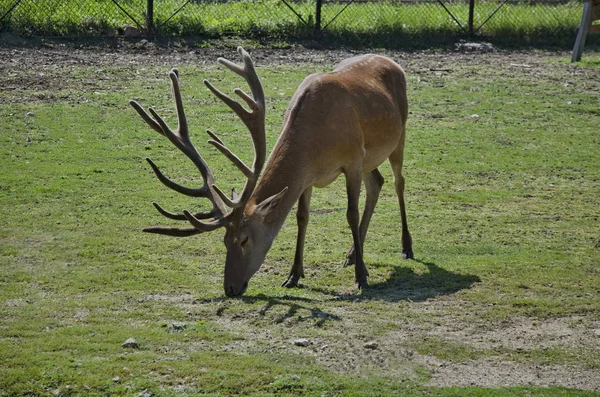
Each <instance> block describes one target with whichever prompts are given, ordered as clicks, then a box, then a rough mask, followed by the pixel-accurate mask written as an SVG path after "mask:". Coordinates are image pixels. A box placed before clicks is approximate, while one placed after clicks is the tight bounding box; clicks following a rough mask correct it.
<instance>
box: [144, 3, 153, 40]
mask: <svg viewBox="0 0 600 397" xmlns="http://www.w3.org/2000/svg"><path fill="white" fill-rule="evenodd" d="M146 34H147V35H148V36H153V35H154V0H148V6H147V7H146Z"/></svg>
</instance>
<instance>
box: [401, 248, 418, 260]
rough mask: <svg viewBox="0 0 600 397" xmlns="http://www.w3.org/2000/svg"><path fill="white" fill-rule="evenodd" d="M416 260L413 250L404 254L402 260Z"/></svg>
mask: <svg viewBox="0 0 600 397" xmlns="http://www.w3.org/2000/svg"><path fill="white" fill-rule="evenodd" d="M414 258H415V256H414V254H413V252H412V250H411V251H405V252H402V259H414Z"/></svg>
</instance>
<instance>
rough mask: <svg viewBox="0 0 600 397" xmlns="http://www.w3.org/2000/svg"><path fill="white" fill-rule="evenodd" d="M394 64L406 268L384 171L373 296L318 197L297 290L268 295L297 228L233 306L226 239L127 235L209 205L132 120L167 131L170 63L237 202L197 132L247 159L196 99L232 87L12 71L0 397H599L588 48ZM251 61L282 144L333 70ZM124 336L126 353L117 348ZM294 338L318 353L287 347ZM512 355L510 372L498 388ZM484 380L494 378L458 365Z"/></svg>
mask: <svg viewBox="0 0 600 397" xmlns="http://www.w3.org/2000/svg"><path fill="white" fill-rule="evenodd" d="M394 55H395V57H396V58H397V59H400V62H401V63H402V64H403V65H404V66H405V68H406V69H407V72H408V79H409V101H410V105H411V110H410V111H411V113H410V118H409V128H408V143H407V148H406V166H405V167H406V177H407V183H408V188H407V200H408V212H409V220H410V226H411V229H412V233H413V239H414V244H415V246H414V248H415V255H416V258H417V259H416V260H414V261H403V260H401V259H400V251H401V250H400V244H399V240H400V238H399V233H400V226H399V216H398V209H397V202H396V198H395V195H394V192H393V188H392V187H391V183H390V181H391V179H392V178H391V171H390V170H389V167H388V166H387V165H383V166H382V167H381V171H382V173H383V175H384V177H385V178H386V180H387V182H386V184H385V186H384V188H383V191H382V196H381V199H380V203H379V205H378V207H377V209H376V214H375V216H374V219H373V222H372V226H371V229H370V231H369V235H368V238H367V241H366V249H365V255H366V262H367V266H368V267H369V270H370V273H371V277H370V282H371V287H369V288H368V289H366V290H364V291H357V290H356V288H355V287H354V285H353V272H352V270H351V269H343V268H341V263H342V261H343V258H344V255H345V253H346V252H347V249H348V248H349V246H350V244H351V237H350V233H349V231H348V227H347V225H346V221H345V215H344V213H345V198H344V193H343V192H344V188H343V181H336V182H335V183H333V184H332V185H331V186H330V187H328V188H326V189H318V190H316V191H315V193H314V198H313V204H312V214H311V223H310V225H309V228H308V235H307V247H306V255H305V260H306V273H307V278H306V279H304V280H302V288H298V289H293V290H288V289H284V288H280V287H279V285H280V283H281V282H282V281H283V280H284V278H285V276H286V275H287V272H288V270H289V266H290V264H291V260H292V257H293V250H294V244H295V243H294V242H295V232H296V231H295V225H294V224H295V221H294V217H293V216H290V217H289V219H288V221H287V224H286V226H285V227H284V228H283V230H282V232H281V233H280V235H279V236H278V238H277V239H276V242H275V244H274V247H273V248H272V250H271V251H270V253H269V255H268V257H267V259H266V262H265V264H264V265H263V267H262V269H261V272H260V273H259V274H258V275H257V276H256V277H255V278H254V279H253V280H252V282H251V283H250V287H249V289H248V292H247V294H246V296H244V297H243V298H240V299H225V298H224V297H223V292H222V286H221V283H222V264H223V259H224V248H223V246H222V243H221V239H222V232H213V233H209V234H207V235H202V236H200V237H196V238H189V239H175V238H166V237H163V236H153V235H147V234H143V233H141V232H140V230H141V229H142V228H143V227H144V226H147V225H151V224H168V221H167V220H166V219H164V218H162V217H161V216H160V215H159V214H157V213H156V212H155V211H154V209H153V208H152V206H151V205H150V201H151V200H156V201H158V202H160V203H161V204H163V205H164V206H165V207H168V208H169V209H172V210H174V211H175V210H176V211H180V210H182V209H183V208H189V209H196V208H199V207H200V208H201V207H202V205H203V204H202V203H199V202H197V201H195V200H192V199H190V198H187V197H181V196H179V195H177V194H175V193H173V192H171V191H168V190H167V189H166V188H163V187H162V185H160V183H159V182H158V181H156V180H155V177H154V175H153V174H152V172H151V170H149V169H148V167H147V166H146V165H145V162H144V160H143V159H144V158H145V157H151V158H152V159H154V160H155V161H156V162H157V163H158V164H159V166H161V168H162V169H163V170H164V171H165V173H166V174H167V175H169V176H170V177H172V178H173V179H175V180H178V181H182V182H183V183H185V184H187V185H195V184H198V183H199V180H200V176H199V175H197V172H194V169H193V166H192V165H191V164H188V162H186V161H185V159H184V156H183V155H181V154H180V153H179V152H177V151H176V150H175V149H173V148H172V147H171V145H170V144H169V143H168V142H167V141H166V140H165V139H162V137H160V136H158V135H157V134H156V133H154V132H153V131H151V130H150V129H149V128H147V127H146V126H145V125H144V124H143V122H142V121H141V120H140V119H139V118H138V116H137V115H136V114H135V112H134V111H133V110H132V109H130V108H129V106H128V105H127V101H128V100H129V99H131V98H136V99H139V100H140V101H141V102H142V103H143V104H144V105H155V106H156V109H157V111H158V112H159V113H161V114H164V115H166V116H167V118H168V119H169V121H171V122H172V121H173V120H174V109H173V105H172V103H171V98H170V97H169V88H168V81H167V80H168V79H167V71H168V69H169V66H166V65H175V64H177V65H178V66H179V69H180V71H181V76H182V87H183V95H184V98H185V99H184V101H185V104H186V106H187V113H188V120H189V122H190V125H191V127H192V129H193V131H195V132H194V139H195V142H196V143H197V146H198V147H199V150H200V151H201V153H203V155H204V156H205V158H206V159H207V161H208V162H209V163H210V165H211V167H212V169H213V170H214V172H215V174H216V176H217V178H218V184H219V186H221V187H222V188H223V189H228V188H230V187H233V186H236V187H238V188H239V186H241V184H242V178H241V176H240V175H238V174H239V173H238V172H237V171H236V170H235V169H234V168H233V167H232V166H231V165H230V164H229V163H228V162H227V160H226V159H224V158H223V156H221V155H220V154H219V153H218V152H216V151H215V150H212V149H211V147H210V146H209V145H208V144H206V143H204V142H205V138H204V137H203V136H202V135H201V131H202V130H203V129H205V128H209V127H210V128H213V129H214V130H215V131H216V132H217V133H218V134H219V135H220V136H221V137H222V138H223V140H224V141H225V142H226V143H228V145H229V146H231V147H235V151H236V152H237V153H239V154H240V156H241V157H242V158H243V159H245V160H247V161H248V160H249V159H251V156H252V153H251V150H252V149H251V144H250V140H249V137H248V133H247V132H246V131H245V130H244V129H243V128H242V126H241V124H240V123H239V122H238V120H237V119H236V118H235V117H234V116H233V115H232V114H231V112H230V111H228V110H227V109H226V108H225V107H224V106H223V105H222V104H221V103H219V102H218V101H217V100H216V99H214V98H213V97H212V96H211V95H210V94H209V93H208V92H207V90H206V89H205V88H204V86H203V85H202V79H203V78H209V79H210V80H211V81H213V82H215V83H216V84H217V85H218V86H219V87H221V88H223V89H224V90H227V91H230V90H231V89H233V87H235V86H236V85H238V84H239V81H237V80H236V79H235V77H234V76H232V75H231V74H230V73H228V72H226V71H223V70H221V69H219V68H217V67H215V66H213V64H212V60H211V62H210V64H209V65H202V66H195V65H190V64H188V63H185V62H181V60H179V61H178V60H177V59H176V57H175V56H171V57H166V58H165V57H163V58H159V57H157V58H156V60H155V61H150V62H149V63H148V64H140V63H137V64H136V63H135V61H132V63H131V65H130V66H124V65H126V64H127V62H123V63H121V65H123V66H114V65H112V66H111V65H110V62H107V63H106V64H101V65H90V66H81V67H73V66H69V67H67V66H61V64H60V62H57V63H56V64H55V65H46V66H39V68H33V69H28V68H27V67H25V66H23V67H22V70H21V69H19V67H14V66H11V67H7V66H6V65H4V66H3V70H4V71H5V72H6V73H3V74H2V75H1V77H0V86H2V87H3V89H2V90H1V91H0V120H2V125H3V126H4V129H3V134H1V135H0V141H1V144H0V153H1V155H2V158H3V159H4V162H3V171H2V173H1V174H0V202H1V208H2V219H3V224H4V227H3V228H2V229H1V230H0V240H1V242H2V243H1V245H0V373H1V377H0V379H1V380H0V395H25V394H34V395H46V394H49V393H55V394H59V395H60V394H63V395H68V394H75V395H83V394H85V395H107V394H108V395H116V394H124V395H135V394H139V393H142V392H144V391H146V392H149V393H152V394H153V395H196V394H209V395H218V394H225V395H232V394H245V395H257V396H258V395H261V396H262V395H344V396H352V395H356V396H358V395H361V396H362V395H399V394H402V395H421V394H424V393H428V394H431V395H460V396H463V395H473V396H478V395H482V396H483V395H485V396H487V395H501V396H512V395H515V396H516V395H524V394H527V395H535V396H545V395H548V396H550V395H552V396H555V395H565V396H568V395H578V396H585V395H594V390H596V391H597V390H598V389H599V388H600V384H598V382H597V380H598V379H600V376H598V375H599V373H598V364H597V363H598V362H599V360H600V338H599V337H598V335H597V333H598V331H597V330H599V329H600V310H599V308H600V290H599V287H598V285H600V273H599V270H598V269H599V265H600V240H599V235H598V216H599V214H598V208H599V206H600V184H599V177H600V168H599V167H598V164H600V151H599V150H598V149H599V145H598V143H599V142H598V134H597V130H598V125H599V121H600V118H599V117H598V116H599V112H598V105H599V100H600V97H599V95H598V92H599V88H600V86H599V83H598V82H599V81H600V79H599V75H600V69H599V68H598V64H597V62H595V61H594V59H596V58H597V57H596V58H593V57H592V58H589V60H588V61H586V63H585V64H582V65H571V64H568V63H564V62H563V61H561V60H560V57H557V56H554V55H550V54H504V55H493V56H487V55H486V56H481V55H479V56H478V55H473V56H467V57H465V56H457V55H453V54H446V55H439V54H438V55H435V56H433V55H431V56H429V55H419V54H394ZM313 56H315V57H318V56H319V54H318V53H316V54H314V55H313ZM57 59H58V58H57ZM146 62H148V60H146ZM194 64H198V62H197V61H196V60H194ZM258 66H259V73H260V75H261V77H262V80H263V83H264V85H265V89H266V95H267V98H268V104H269V108H268V110H269V113H268V119H267V122H268V128H267V134H268V142H269V143H268V146H269V147H272V145H273V143H274V141H275V139H276V137H277V134H278V129H279V125H280V123H281V115H282V114H283V112H284V110H285V108H286V106H287V103H288V101H289V99H290V97H291V95H292V93H293V92H294V90H295V88H296V86H297V85H298V84H299V82H300V81H301V80H302V78H303V77H304V76H306V75H307V74H309V73H311V72H315V71H320V70H325V69H329V68H330V67H331V65H327V66H325V65H320V64H315V65H313V66H306V65H293V64H292V65H290V64H285V65H275V64H274V65H270V64H269V63H268V61H266V60H265V61H260V62H258ZM173 323H184V324H185V326H184V327H183V328H181V327H180V326H173ZM129 337H135V338H136V339H137V340H138V343H139V345H140V347H139V349H126V348H123V347H121V344H122V343H123V342H124V341H125V340H126V339H127V338H129ZM299 337H304V338H308V339H309V340H310V341H311V345H309V346H308V347H298V346H295V345H294V343H293V341H294V339H296V338H299ZM369 341H376V342H377V344H378V347H377V349H375V350H370V349H366V348H365V347H364V344H365V343H366V342H369ZM490 363H491V364H490ZM507 363H508V365H509V366H513V367H514V371H513V372H512V373H510V371H508V372H507V373H501V374H500V375H502V377H501V378H498V379H501V381H496V383H494V374H498V371H499V370H498V368H500V367H502V366H503V365H505V364H507ZM484 365H488V366H489V368H487V367H486V368H485V369H486V371H487V373H489V375H490V376H489V377H486V376H481V377H480V378H473V379H471V378H469V377H468V375H465V374H464V373H462V372H461V371H460V370H459V369H458V368H457V367H458V366H463V367H464V368H473V369H476V368H477V367H478V366H479V367H481V366H484ZM502 368H504V367H502ZM444 371H447V372H444ZM448 371H449V372H448ZM535 371H537V374H538V375H539V377H538V378H531V379H532V380H529V379H530V378H528V377H527V376H526V375H528V374H529V373H530V372H531V373H533V372H535ZM473 373H476V372H473ZM442 378H443V380H444V382H445V381H447V383H444V382H442ZM535 379H538V380H537V381H536V380H535ZM528 382H529V383H528ZM469 384H473V386H465V385H469ZM439 386H450V387H439ZM541 386H544V387H541ZM546 386H551V387H546ZM562 386H565V387H570V388H569V389H567V388H563V387H562ZM579 389H585V390H588V391H587V392H586V391H582V390H579Z"/></svg>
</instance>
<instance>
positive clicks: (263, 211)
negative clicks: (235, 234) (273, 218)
mask: <svg viewBox="0 0 600 397" xmlns="http://www.w3.org/2000/svg"><path fill="white" fill-rule="evenodd" d="M287 190H288V188H287V186H286V187H284V188H283V190H282V191H280V192H279V193H277V194H274V195H272V196H271V197H268V198H266V199H264V200H263V201H262V202H261V203H260V204H258V205H257V206H256V209H255V210H254V211H255V213H259V214H260V215H262V216H266V215H268V214H269V213H270V212H271V211H273V210H274V209H275V208H276V207H277V205H278V204H279V203H280V202H281V199H282V198H283V197H284V196H285V194H286V193H287Z"/></svg>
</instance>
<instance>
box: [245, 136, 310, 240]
mask: <svg viewBox="0 0 600 397" xmlns="http://www.w3.org/2000/svg"><path fill="white" fill-rule="evenodd" d="M286 146H287V145H285V144H283V143H282V142H278V144H277V145H276V147H275V148H274V149H273V153H272V154H271V156H270V158H269V160H268V161H267V165H266V166H265V169H264V171H263V174H262V175H263V176H262V178H261V180H260V181H259V183H258V186H257V187H256V190H255V191H254V193H253V195H252V198H251V199H250V202H251V204H253V205H257V204H259V203H261V202H262V201H264V200H265V199H267V198H269V197H271V196H273V195H275V194H277V193H279V192H281V191H282V190H283V189H285V188H286V187H287V189H288V190H287V192H286V193H285V195H284V196H283V197H282V199H281V201H280V202H279V203H278V204H277V206H276V207H275V208H274V209H273V211H272V212H271V213H269V214H268V215H267V216H266V217H265V219H264V223H265V225H266V226H269V227H271V229H272V232H273V233H274V234H277V233H278V232H279V230H280V229H281V227H282V226H283V222H284V221H285V218H286V217H287V215H288V214H289V213H290V211H291V210H292V208H293V207H294V204H295V203H296V202H297V201H298V199H299V198H300V195H302V193H303V192H304V191H305V190H306V188H307V187H308V186H310V184H311V183H310V181H308V178H307V177H306V176H307V175H306V174H307V173H306V170H307V167H306V164H305V161H304V159H303V157H304V156H302V155H299V154H300V153H302V152H303V151H299V150H294V155H293V156H291V155H290V152H289V151H288V150H286Z"/></svg>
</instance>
